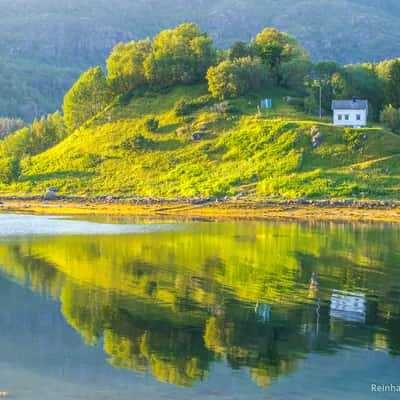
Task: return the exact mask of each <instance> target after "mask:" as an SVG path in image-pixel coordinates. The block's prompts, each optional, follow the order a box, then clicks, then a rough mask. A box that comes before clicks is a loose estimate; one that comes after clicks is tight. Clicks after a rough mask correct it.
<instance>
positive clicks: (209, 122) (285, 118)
mask: <svg viewBox="0 0 400 400" xmlns="http://www.w3.org/2000/svg"><path fill="white" fill-rule="evenodd" d="M205 93H206V88H205V87H203V86H202V85H199V86H194V87H190V88H188V87H183V88H179V87H178V88H176V89H174V90H172V91H170V92H169V93H164V94H162V95H158V96H154V94H152V93H145V94H143V95H142V96H135V97H133V98H132V99H131V100H130V102H128V103H126V101H125V102H123V101H116V102H115V103H114V104H113V105H112V106H110V107H109V108H108V109H107V110H106V111H105V112H103V114H101V115H99V116H98V117H97V118H95V119H94V120H92V121H89V122H88V123H87V124H86V125H85V126H84V127H82V128H81V129H79V130H78V131H76V132H75V133H73V134H72V135H71V136H70V137H68V138H67V139H65V140H64V141H63V142H61V143H60V144H59V145H57V146H55V147H53V148H52V149H50V150H48V151H46V152H44V153H42V154H39V155H38V156H35V157H33V158H32V159H30V160H26V161H25V163H23V165H22V168H23V170H24V171H23V174H22V176H21V177H20V179H19V181H18V182H17V183H14V184H12V185H10V186H5V185H4V186H0V191H1V192H2V193H19V194H23V193H35V194H42V193H43V191H44V190H45V189H46V188H47V187H58V189H59V190H60V193H62V194H65V195H73V196H74V195H75V196H76V195H92V196H93V195H104V194H112V195H137V196H164V197H178V196H185V197H191V196H203V197H204V196H218V197H219V196H225V195H231V196H237V195H239V196H251V197H260V196H273V197H275V196H279V197H290V198H299V197H325V196H328V195H329V196H331V197H341V198H343V197H353V196H357V197H368V198H379V197H385V198H399V193H400V191H399V183H400V167H399V158H400V137H399V136H397V135H394V134H392V133H390V132H386V131H384V130H381V129H362V130H354V129H347V130H346V129H342V128H336V127H333V126H332V125H330V124H329V123H326V122H324V123H321V122H317V121H303V120H301V119H299V117H301V115H299V114H297V113H296V112H295V110H294V109H291V107H290V106H288V105H286V104H284V103H282V101H281V102H279V99H281V98H282V95H283V94H284V93H282V92H276V93H275V99H274V104H275V111H274V113H273V114H272V113H271V112H270V111H269V112H268V111H266V112H264V114H262V115H255V114H254V110H255V109H256V104H258V101H259V98H261V97H260V96H259V95H257V94H255V95H253V96H250V97H247V98H239V99H237V100H234V101H231V102H230V105H229V107H228V108H227V109H226V111H225V112H220V106H217V107H215V105H214V106H212V105H210V104H207V105H204V106H203V107H202V108H201V109H199V110H197V111H195V112H193V113H191V114H189V115H186V116H184V117H177V116H176V113H175V111H174V105H175V104H176V103H177V102H178V101H179V100H180V99H182V98H186V99H187V100H188V98H192V101H193V100H194V99H195V101H197V103H199V102H201V101H204V96H205ZM280 116H281V117H282V118H279V117H280ZM149 118H156V119H157V121H158V122H159V127H158V128H157V129H150V128H149V126H150V124H148V121H149ZM315 126H318V129H319V130H320V132H321V134H322V141H321V145H320V146H318V147H317V148H313V146H312V143H311V138H310V131H311V129H312V128H313V127H315ZM314 129H315V128H314Z"/></svg>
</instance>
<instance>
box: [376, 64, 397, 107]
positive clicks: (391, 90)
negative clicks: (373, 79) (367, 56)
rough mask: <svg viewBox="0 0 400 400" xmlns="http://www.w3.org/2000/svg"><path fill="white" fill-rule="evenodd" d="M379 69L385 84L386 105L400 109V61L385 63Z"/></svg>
mask: <svg viewBox="0 0 400 400" xmlns="http://www.w3.org/2000/svg"><path fill="white" fill-rule="evenodd" d="M377 68H378V73H379V75H380V77H381V79H382V80H383V82H384V96H385V103H386V104H391V105H392V106H393V107H395V108H400V59H394V60H389V61H384V62H382V63H381V64H379V65H378V67H377Z"/></svg>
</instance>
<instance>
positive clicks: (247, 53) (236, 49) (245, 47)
mask: <svg viewBox="0 0 400 400" xmlns="http://www.w3.org/2000/svg"><path fill="white" fill-rule="evenodd" d="M253 55H254V49H253V48H252V47H251V46H249V44H247V43H246V42H242V41H237V42H235V43H234V44H233V46H232V47H231V49H230V50H229V58H230V59H231V60H234V59H236V58H244V57H251V56H253Z"/></svg>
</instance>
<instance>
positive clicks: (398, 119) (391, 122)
mask: <svg viewBox="0 0 400 400" xmlns="http://www.w3.org/2000/svg"><path fill="white" fill-rule="evenodd" d="M380 121H381V122H382V124H384V125H386V126H387V127H388V128H390V129H391V130H393V131H394V132H396V133H400V109H398V108H394V107H393V106H392V105H388V106H386V107H385V108H384V109H383V110H382V112H381V115H380Z"/></svg>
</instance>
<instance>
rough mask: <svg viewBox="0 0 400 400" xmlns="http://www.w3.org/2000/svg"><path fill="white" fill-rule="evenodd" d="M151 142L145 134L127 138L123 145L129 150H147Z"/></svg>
mask: <svg viewBox="0 0 400 400" xmlns="http://www.w3.org/2000/svg"><path fill="white" fill-rule="evenodd" d="M150 144H151V141H150V140H149V139H146V138H145V137H144V136H143V135H140V134H139V135H135V136H132V137H130V138H128V139H126V140H125V141H124V142H123V143H122V144H121V147H122V148H123V149H124V150H128V151H142V150H146V149H147V148H148V147H149V146H150Z"/></svg>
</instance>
